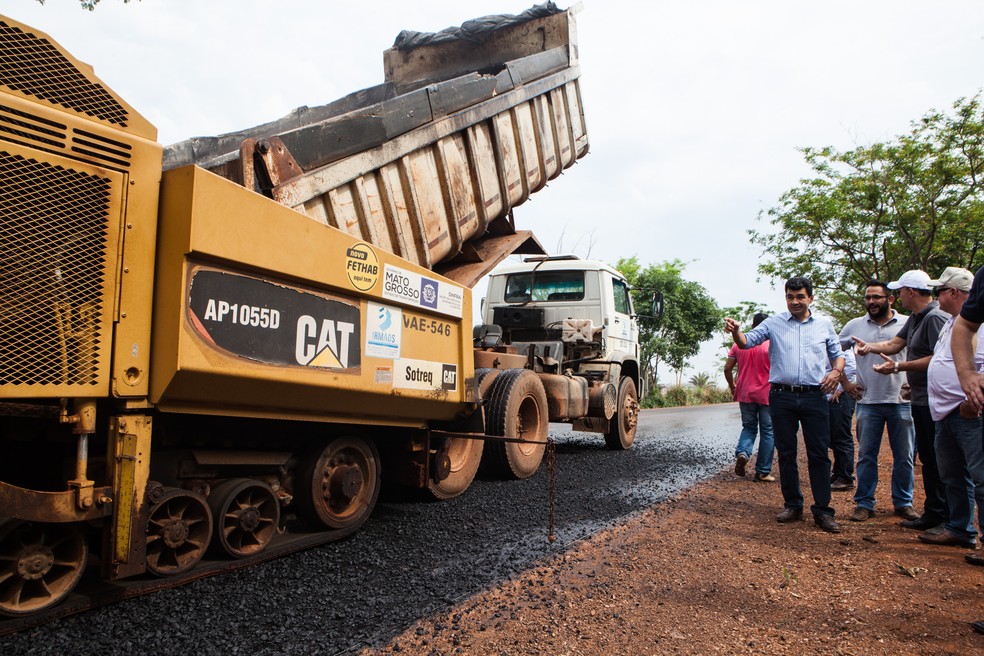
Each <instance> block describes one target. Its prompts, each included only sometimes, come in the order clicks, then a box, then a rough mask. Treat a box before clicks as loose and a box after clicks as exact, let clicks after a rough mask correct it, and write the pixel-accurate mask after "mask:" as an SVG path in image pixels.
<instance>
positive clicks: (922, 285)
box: [852, 270, 950, 531]
mask: <svg viewBox="0 0 984 656" xmlns="http://www.w3.org/2000/svg"><path fill="white" fill-rule="evenodd" d="M888 288H889V289H895V290H898V292H899V299H900V300H901V302H902V307H903V308H905V309H906V310H909V312H910V313H911V314H910V315H909V320H908V321H906V322H905V325H904V326H902V328H901V330H899V332H898V334H896V335H895V337H892V338H891V339H890V340H888V341H883V342H875V343H868V342H866V341H865V340H862V339H858V338H854V341H855V343H856V344H857V347H856V351H857V353H858V355H867V354H869V353H880V354H882V356H883V357H882V360H883V362H882V363H881V364H880V365H878V366H876V367H875V371H877V372H878V373H880V374H884V375H886V376H897V375H898V374H899V373H900V372H903V371H904V372H905V374H906V379H907V380H908V382H909V388H910V391H911V394H912V421H913V427H914V428H915V432H916V450H917V452H918V453H919V460H920V461H921V462H922V475H923V489H924V490H925V492H926V505H925V508H924V509H923V514H922V515H921V516H918V517H916V516H915V512H914V511H912V508H911V507H909V511H911V512H906V511H905V510H903V511H901V512H899V511H898V510H897V511H896V512H897V513H898V514H899V515H901V516H902V517H904V518H905V521H903V522H902V526H904V527H905V528H912V529H917V530H921V531H927V530H942V527H941V525H942V524H943V523H944V522H945V521H946V519H947V509H946V495H945V494H944V492H943V482H942V481H940V473H939V467H938V466H937V464H936V448H935V446H934V442H935V441H936V424H935V423H934V422H933V416H932V415H931V414H930V413H929V393H928V392H927V391H926V369H928V368H929V361H930V359H931V358H932V356H933V347H934V346H935V345H936V340H937V338H938V337H939V335H940V329H941V328H943V325H944V324H945V323H946V322H947V320H948V319H949V318H950V316H949V315H948V314H946V313H945V312H943V311H942V310H941V309H940V307H939V303H937V302H936V301H934V300H933V297H932V294H931V293H930V286H929V274H927V273H926V272H925V271H918V270H912V271H906V272H905V273H903V274H902V277H901V278H899V279H898V280H896V281H894V282H890V283H888ZM903 348H905V349H906V350H907V355H906V360H905V361H904V362H899V361H897V360H892V359H891V358H889V357H887V356H888V355H895V354H896V353H899V352H900V351H902V349H903ZM869 516H870V514H869ZM852 518H853V516H852Z"/></svg>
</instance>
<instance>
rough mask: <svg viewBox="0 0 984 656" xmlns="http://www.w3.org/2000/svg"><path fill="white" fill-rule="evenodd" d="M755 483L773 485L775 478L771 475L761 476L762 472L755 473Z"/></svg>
mask: <svg viewBox="0 0 984 656" xmlns="http://www.w3.org/2000/svg"><path fill="white" fill-rule="evenodd" d="M755 482H756V483H775V482H776V477H775V476H773V475H772V474H763V473H762V472H755Z"/></svg>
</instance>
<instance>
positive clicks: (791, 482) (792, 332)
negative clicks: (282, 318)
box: [724, 276, 844, 533]
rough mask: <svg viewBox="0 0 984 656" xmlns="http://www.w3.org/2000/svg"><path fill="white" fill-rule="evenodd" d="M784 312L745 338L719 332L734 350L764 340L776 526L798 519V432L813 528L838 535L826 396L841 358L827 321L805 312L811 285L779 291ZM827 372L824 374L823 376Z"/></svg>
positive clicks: (729, 325)
mask: <svg viewBox="0 0 984 656" xmlns="http://www.w3.org/2000/svg"><path fill="white" fill-rule="evenodd" d="M784 289H785V293H786V308H787V309H788V312H782V313H780V314H775V315H772V316H771V317H769V318H768V319H766V320H765V321H763V322H762V323H761V324H760V325H759V326H757V327H756V328H753V329H752V330H750V331H749V332H748V334H747V335H746V334H744V333H743V332H742V331H741V326H739V325H738V322H737V321H735V320H734V319H731V318H725V320H724V329H725V330H726V331H727V332H729V333H731V337H732V339H734V341H735V344H737V345H738V347H739V348H742V349H746V348H751V347H753V346H756V345H758V344H761V343H763V342H764V341H765V340H769V382H770V389H769V411H770V412H771V413H772V428H773V434H774V437H775V443H776V450H777V451H778V454H779V477H780V487H781V489H782V497H783V505H784V510H783V511H782V512H781V513H779V514H778V515H777V516H776V521H778V522H783V523H785V522H792V521H796V520H798V519H800V518H801V517H802V516H803V492H802V490H801V489H800V483H799V467H798V465H797V463H796V450H797V443H796V433H797V429H798V427H799V426H802V428H803V441H804V443H805V446H806V456H807V466H808V468H809V472H810V488H811V490H812V492H813V505H812V506H810V510H811V511H812V513H813V521H814V523H815V524H816V525H817V526H818V527H819V528H820V529H822V530H824V531H827V532H829V533H839V532H840V525H839V524H838V523H837V522H836V521H835V520H834V509H833V508H831V507H830V456H829V454H828V453H827V451H828V449H829V447H830V426H829V424H828V415H829V412H830V411H829V407H828V406H829V404H828V403H827V398H826V396H825V394H828V393H830V392H833V391H834V390H835V389H836V388H837V383H838V382H839V381H840V379H841V378H842V376H843V374H844V358H843V357H841V349H840V346H839V345H838V343H837V335H836V334H835V333H834V327H833V325H832V324H831V323H830V320H829V319H826V318H823V317H818V316H816V315H814V313H813V312H812V311H811V310H810V305H811V304H812V303H813V283H812V282H811V281H810V280H809V279H807V278H802V277H799V276H796V277H793V278H790V279H789V280H787V281H786V284H785V286H784ZM828 362H829V363H830V365H831V367H832V368H831V370H830V371H829V372H827V371H826V368H827V364H828ZM825 372H826V373H825Z"/></svg>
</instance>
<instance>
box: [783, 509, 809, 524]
mask: <svg viewBox="0 0 984 656" xmlns="http://www.w3.org/2000/svg"><path fill="white" fill-rule="evenodd" d="M802 518H803V509H802V508H786V509H785V510H783V511H782V512H781V513H779V514H778V515H776V521H777V522H779V523H780V524H787V523H789V522H795V521H796V520H797V519H802Z"/></svg>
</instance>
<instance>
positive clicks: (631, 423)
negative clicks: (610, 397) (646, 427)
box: [605, 376, 639, 451]
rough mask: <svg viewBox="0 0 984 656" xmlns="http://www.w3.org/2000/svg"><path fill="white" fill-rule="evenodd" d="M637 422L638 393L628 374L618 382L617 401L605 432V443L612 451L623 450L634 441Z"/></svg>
mask: <svg viewBox="0 0 984 656" xmlns="http://www.w3.org/2000/svg"><path fill="white" fill-rule="evenodd" d="M638 423H639V395H638V394H637V393H636V386H635V381H633V380H632V379H631V378H629V377H628V376H625V377H623V378H622V380H621V381H620V382H619V384H618V401H617V405H616V408H615V416H614V417H612V418H611V430H610V431H609V432H607V433H605V445H606V446H607V447H608V448H609V449H611V450H613V451H624V450H625V449H628V448H629V447H630V446H632V443H633V442H635V434H636V426H637V425H638Z"/></svg>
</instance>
